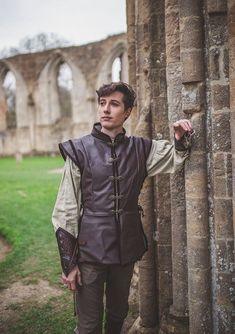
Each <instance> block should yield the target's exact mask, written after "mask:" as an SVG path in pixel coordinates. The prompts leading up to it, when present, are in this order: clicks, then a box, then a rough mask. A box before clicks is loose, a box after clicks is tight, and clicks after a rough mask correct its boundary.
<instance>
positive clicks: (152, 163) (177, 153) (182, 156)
mask: <svg viewBox="0 0 235 334" xmlns="http://www.w3.org/2000/svg"><path fill="white" fill-rule="evenodd" d="M190 147H191V138H190V139H189V140H187V141H186V140H185V139H184V140H182V141H177V140H175V141H174V143H173V144H172V143H170V142H169V141H167V140H152V146H151V150H150V152H149V155H148V158H147V161H146V169H147V176H154V175H156V174H159V173H174V172H175V171H177V170H179V169H180V168H181V167H182V166H183V164H184V162H185V160H186V159H187V158H188V156H189V153H190Z"/></svg>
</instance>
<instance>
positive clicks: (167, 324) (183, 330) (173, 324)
mask: <svg viewBox="0 0 235 334" xmlns="http://www.w3.org/2000/svg"><path fill="white" fill-rule="evenodd" d="M173 333H174V334H189V319H188V317H176V316H174V315H172V314H167V315H164V316H163V317H162V319H161V325H160V330H159V333H158V334H173Z"/></svg>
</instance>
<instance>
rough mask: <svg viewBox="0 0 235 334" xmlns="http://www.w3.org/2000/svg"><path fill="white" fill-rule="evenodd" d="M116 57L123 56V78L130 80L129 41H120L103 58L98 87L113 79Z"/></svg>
mask: <svg viewBox="0 0 235 334" xmlns="http://www.w3.org/2000/svg"><path fill="white" fill-rule="evenodd" d="M116 58H121V80H122V81H125V82H128V59H127V43H126V41H125V40H123V41H119V42H118V43H117V44H116V45H114V47H113V48H112V49H111V50H108V53H106V54H105V55H104V57H103V59H102V60H101V66H100V71H99V76H98V79H97V85H96V86H97V88H98V87H100V86H101V85H103V84H104V83H108V82H111V81H112V65H113V62H114V61H115V59H116Z"/></svg>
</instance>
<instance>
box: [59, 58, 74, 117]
mask: <svg viewBox="0 0 235 334" xmlns="http://www.w3.org/2000/svg"><path fill="white" fill-rule="evenodd" d="M57 88H58V95H59V104H60V111H61V117H71V115H72V99H71V92H72V88H73V76H72V71H71V68H70V67H69V65H68V64H66V63H61V64H60V65H59V67H58V72H57Z"/></svg>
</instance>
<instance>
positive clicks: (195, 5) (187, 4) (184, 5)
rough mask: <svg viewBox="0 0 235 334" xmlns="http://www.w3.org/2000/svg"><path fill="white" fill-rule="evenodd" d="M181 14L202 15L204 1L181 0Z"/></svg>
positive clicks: (183, 15) (182, 15)
mask: <svg viewBox="0 0 235 334" xmlns="http://www.w3.org/2000/svg"><path fill="white" fill-rule="evenodd" d="M179 3H180V16H181V17H185V16H200V15H201V11H202V1H195V0H180V2H179Z"/></svg>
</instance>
